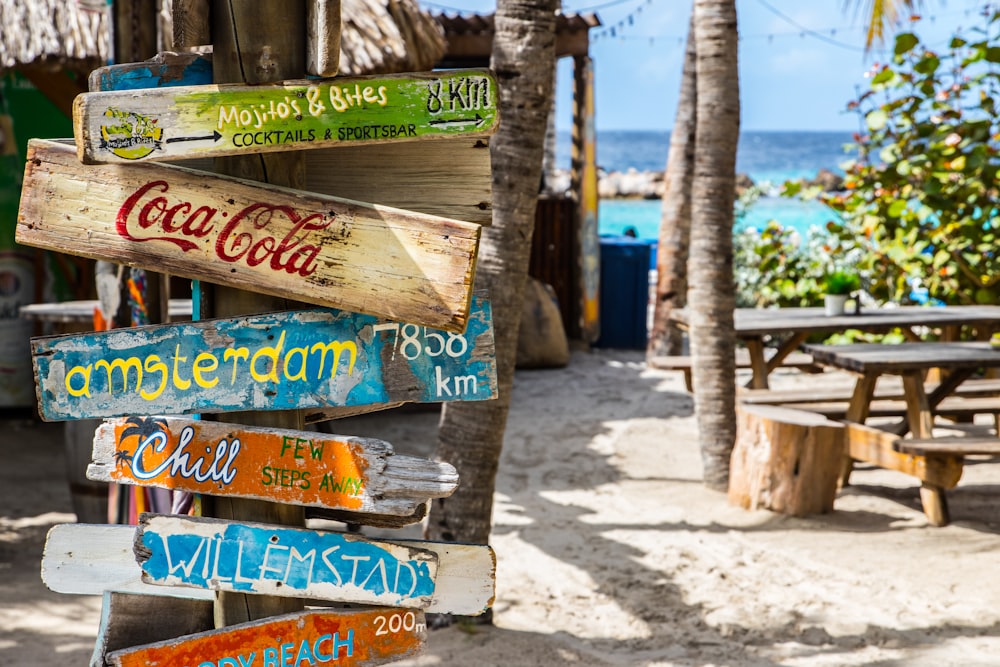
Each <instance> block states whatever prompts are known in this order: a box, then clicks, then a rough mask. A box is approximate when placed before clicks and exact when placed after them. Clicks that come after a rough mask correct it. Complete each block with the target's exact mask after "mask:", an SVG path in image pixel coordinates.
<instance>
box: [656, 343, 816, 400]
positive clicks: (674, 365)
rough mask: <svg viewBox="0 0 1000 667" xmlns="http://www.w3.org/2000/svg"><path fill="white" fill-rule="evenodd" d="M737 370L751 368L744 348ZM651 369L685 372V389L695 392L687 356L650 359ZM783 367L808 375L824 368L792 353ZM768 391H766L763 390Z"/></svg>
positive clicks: (738, 353)
mask: <svg viewBox="0 0 1000 667" xmlns="http://www.w3.org/2000/svg"><path fill="white" fill-rule="evenodd" d="M735 356H736V368H737V369H745V368H751V365H750V353H749V352H747V351H746V349H744V348H739V349H737V350H736V355H735ZM647 363H648V364H649V367H650V368H655V369H657V370H661V371H683V372H684V387H685V388H687V390H688V391H693V387H692V384H691V365H692V358H691V356H690V355H687V354H679V355H672V356H666V355H664V356H658V357H650V358H649V359H648V360H647ZM781 366H782V367H783V368H796V369H798V370H801V371H805V372H807V373H822V372H823V368H822V367H821V366H819V365H818V364H816V363H814V362H813V358H812V355H810V354H806V353H804V352H792V353H790V354H789V355H788V356H787V357H785V358H784V359H782V361H781ZM763 391H766V390H763Z"/></svg>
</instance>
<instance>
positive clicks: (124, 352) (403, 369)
mask: <svg viewBox="0 0 1000 667" xmlns="http://www.w3.org/2000/svg"><path fill="white" fill-rule="evenodd" d="M31 345H32V360H33V363H34V371H35V378H36V381H37V390H38V391H37V397H38V407H39V414H40V415H41V416H42V418H43V419H46V420H63V419H83V418H89V417H102V418H104V417H131V416H142V415H162V414H170V415H181V414H193V413H198V412H204V413H217V412H226V411H230V410H251V409H252V410H268V411H274V410H291V409H295V408H321V409H326V408H334V407H342V406H371V405H382V406H386V405H390V404H395V403H399V402H439V401H456V400H489V399H491V398H494V397H496V392H497V385H496V383H497V380H496V361H495V358H494V349H493V329H492V315H491V311H490V306H489V302H488V301H487V300H486V299H483V298H481V297H480V296H479V295H477V296H476V298H475V299H474V308H473V310H472V316H471V317H470V319H469V325H468V327H467V328H466V330H465V333H463V334H452V333H444V332H441V331H437V330H432V329H428V328H425V327H418V326H417V325H414V324H401V323H399V322H388V321H385V320H379V319H378V318H375V317H372V316H370V315H360V314H357V313H347V312H344V311H336V310H320V309H317V310H304V311H288V312H281V313H270V314H265V315H248V316H246V317H237V318H227V319H216V320H201V321H198V322H184V323H180V322H178V323H173V324H163V325H152V326H146V327H133V328H130V329H117V330H113V331H103V332H94V333H89V334H70V335H66V336H49V337H42V338H35V339H33V340H32V342H31Z"/></svg>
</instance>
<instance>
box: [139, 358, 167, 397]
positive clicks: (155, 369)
mask: <svg viewBox="0 0 1000 667" xmlns="http://www.w3.org/2000/svg"><path fill="white" fill-rule="evenodd" d="M146 372H147V373H159V374H160V386H158V387H157V388H156V391H154V392H148V391H146V390H145V389H143V390H141V391H140V392H139V395H140V396H142V397H143V398H144V399H146V400H147V401H152V400H155V399H156V398H157V397H159V395H160V394H162V393H163V390H164V389H165V388H166V386H167V377H168V376H169V375H170V369H168V368H167V365H166V364H165V363H163V362H162V361H161V360H160V358H159V357H158V356H156V355H155V354H151V355H149V356H148V357H146Z"/></svg>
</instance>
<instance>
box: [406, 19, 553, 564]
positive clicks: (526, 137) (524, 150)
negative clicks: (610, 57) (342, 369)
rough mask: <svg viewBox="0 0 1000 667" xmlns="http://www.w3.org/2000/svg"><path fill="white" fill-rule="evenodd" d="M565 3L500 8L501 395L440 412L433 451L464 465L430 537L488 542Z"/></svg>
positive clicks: (483, 265) (491, 233)
mask: <svg viewBox="0 0 1000 667" xmlns="http://www.w3.org/2000/svg"><path fill="white" fill-rule="evenodd" d="M558 6H559V4H558V0H500V2H499V3H498V6H497V14H496V22H495V24H496V35H495V37H494V40H493V60H492V63H491V65H492V67H493V69H494V71H495V72H496V77H497V82H498V84H499V86H500V91H499V92H500V117H501V119H502V120H501V123H500V129H499V130H498V131H497V133H496V134H495V135H494V136H493V138H492V140H491V141H490V154H491V157H492V160H493V225H492V226H491V227H487V228H486V229H484V230H483V232H484V233H483V237H482V241H481V242H480V249H479V262H478V265H479V266H478V272H477V275H476V286H477V288H486V289H487V290H489V296H490V300H491V302H492V305H493V326H494V337H495V340H496V360H497V380H498V389H499V398H497V399H496V400H493V401H483V402H470V403H450V404H446V405H445V407H444V408H443V410H442V413H441V425H440V429H439V433H438V446H437V454H436V456H437V458H438V459H439V460H441V461H448V462H449V463H451V464H452V465H454V466H455V467H456V468H457V469H458V473H459V476H460V478H461V483H460V485H459V487H458V490H457V491H456V492H455V493H454V495H452V496H451V497H449V498H444V499H440V500H437V501H435V502H434V504H433V505H432V507H431V511H430V516H429V519H428V524H427V529H426V531H425V533H426V536H427V537H428V539H432V540H438V541H446V542H456V541H457V542H471V543H476V544H486V543H487V542H488V540H489V536H490V527H491V524H492V518H493V489H494V486H495V483H496V473H497V467H498V465H499V460H500V450H501V447H502V446H503V436H504V430H505V428H506V425H507V412H508V410H509V408H510V392H511V386H512V385H513V381H514V363H515V361H516V355H517V333H518V329H519V327H520V319H521V307H522V304H523V300H524V285H525V280H526V278H527V275H528V261H529V258H530V253H531V236H532V233H533V231H534V224H535V206H536V204H537V200H538V184H539V180H540V178H541V172H542V157H543V154H544V144H545V127H546V123H547V120H548V114H549V108H550V107H551V105H552V72H553V70H554V68H555V21H556V9H557V8H558Z"/></svg>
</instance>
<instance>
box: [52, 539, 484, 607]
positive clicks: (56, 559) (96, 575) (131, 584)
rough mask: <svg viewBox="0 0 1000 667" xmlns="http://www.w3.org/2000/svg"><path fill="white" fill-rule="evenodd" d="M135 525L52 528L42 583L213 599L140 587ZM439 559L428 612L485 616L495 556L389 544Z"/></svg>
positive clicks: (455, 547)
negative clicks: (412, 549) (419, 551)
mask: <svg viewBox="0 0 1000 667" xmlns="http://www.w3.org/2000/svg"><path fill="white" fill-rule="evenodd" d="M135 534H136V528H135V526H117V525H88V524H77V523H67V524H60V525H58V526H54V527H53V528H52V529H51V530H50V531H49V534H48V537H47V538H46V541H45V551H44V553H43V555H42V567H41V572H42V581H43V582H44V583H45V585H46V586H47V587H48V588H49V589H50V590H52V591H54V592H56V593H66V594H72V595H101V594H102V593H103V592H104V591H117V592H124V593H138V594H142V595H156V596H169V597H179V598H190V599H196V600H212V599H213V598H214V593H213V592H212V591H210V590H204V589H198V588H181V587H169V586H154V585H152V584H147V583H144V582H142V580H141V578H140V575H141V573H142V570H141V569H140V567H139V566H138V565H137V564H136V561H135V555H134V553H133V541H134V539H135ZM391 542H393V543H395V544H399V545H403V546H412V547H413V548H417V549H423V550H428V551H432V552H434V553H435V554H437V558H438V570H437V581H436V582H435V589H434V595H433V597H432V599H431V603H430V605H429V606H428V607H426V608H425V611H426V612H427V613H431V612H435V613H442V614H461V615H465V616H472V615H476V614H481V613H482V612H483V611H485V610H486V609H487V608H488V607H490V606H491V605H492V604H493V598H494V595H495V590H496V589H495V585H496V583H495V577H496V554H495V553H494V551H493V550H492V549H491V548H490V547H488V546H481V545H472V544H443V543H436V542H424V541H420V540H391Z"/></svg>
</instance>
